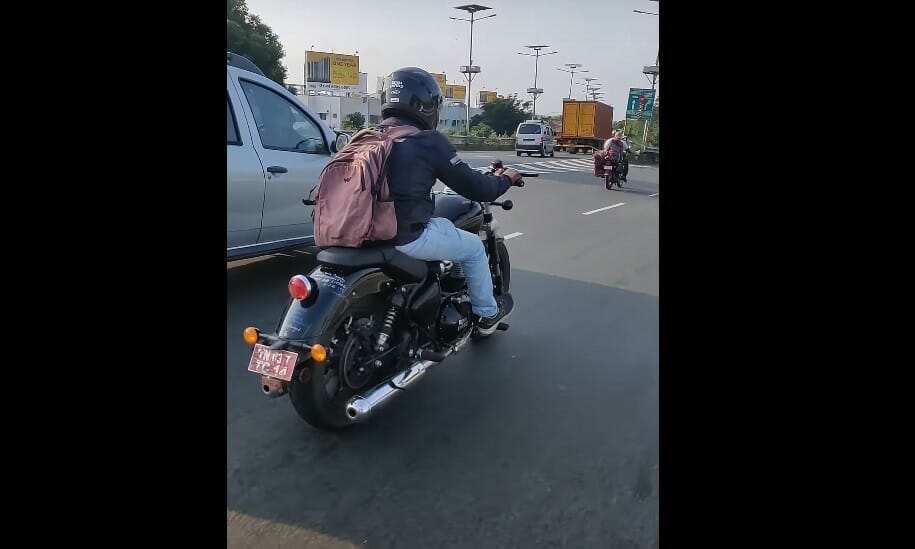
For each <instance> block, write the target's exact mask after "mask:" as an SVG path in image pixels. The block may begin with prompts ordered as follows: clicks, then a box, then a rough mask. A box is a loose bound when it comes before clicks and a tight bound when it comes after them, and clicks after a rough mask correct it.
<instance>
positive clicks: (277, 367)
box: [248, 343, 299, 381]
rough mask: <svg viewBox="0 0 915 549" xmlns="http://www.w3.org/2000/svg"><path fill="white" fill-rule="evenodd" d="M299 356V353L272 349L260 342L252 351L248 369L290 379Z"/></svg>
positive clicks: (277, 377)
mask: <svg viewBox="0 0 915 549" xmlns="http://www.w3.org/2000/svg"><path fill="white" fill-rule="evenodd" d="M298 358H299V355H298V353H293V352H290V351H280V350H277V349H271V348H270V347H267V346H266V345H261V344H260V343H258V344H257V345H255V346H254V352H253V353H251V361H250V362H248V371H249V372H254V373H256V374H261V375H265V376H269V377H274V378H276V379H282V380H283V381H290V380H292V372H293V371H294V370H295V363H296V360H297V359H298Z"/></svg>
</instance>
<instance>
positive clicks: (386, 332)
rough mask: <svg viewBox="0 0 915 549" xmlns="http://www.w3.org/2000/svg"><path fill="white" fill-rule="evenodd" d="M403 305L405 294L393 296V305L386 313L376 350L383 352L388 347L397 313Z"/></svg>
mask: <svg viewBox="0 0 915 549" xmlns="http://www.w3.org/2000/svg"><path fill="white" fill-rule="evenodd" d="M401 307H403V294H401V293H396V294H394V295H393V296H392V299H391V306H390V307H389V308H388V312H387V314H385V315H384V322H383V323H382V324H381V332H379V334H378V342H377V343H376V344H375V350H376V351H378V352H382V351H384V350H385V349H387V348H388V338H390V337H391V332H393V331H394V323H395V322H397V315H398V314H399V313H400V309H401Z"/></svg>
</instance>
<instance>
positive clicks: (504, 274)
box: [470, 241, 512, 341]
mask: <svg viewBox="0 0 915 549" xmlns="http://www.w3.org/2000/svg"><path fill="white" fill-rule="evenodd" d="M496 253H498V254H499V271H500V277H499V280H498V281H493V282H494V283H495V284H494V288H493V295H496V296H499V295H502V294H505V293H508V292H509V291H510V288H511V278H512V266H511V260H510V259H509V257H508V247H507V246H506V245H505V242H504V241H499V242H496ZM487 337H489V336H483V335H480V334H478V333H476V330H475V329H474V333H473V335H471V336H470V338H471V339H473V340H474V341H479V340H481V339H486V338H487Z"/></svg>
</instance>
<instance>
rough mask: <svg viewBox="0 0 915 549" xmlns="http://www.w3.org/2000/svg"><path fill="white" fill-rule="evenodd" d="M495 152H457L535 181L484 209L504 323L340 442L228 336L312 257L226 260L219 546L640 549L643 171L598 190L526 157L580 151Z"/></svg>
mask: <svg viewBox="0 0 915 549" xmlns="http://www.w3.org/2000/svg"><path fill="white" fill-rule="evenodd" d="M509 154H510V155H511V156H509V155H503V154H502V153H491V152H485V153H484V152H480V153H462V156H463V157H464V158H465V159H466V161H467V162H468V163H469V164H471V165H472V166H475V167H476V166H483V165H485V164H487V163H488V162H490V161H491V160H492V158H489V157H494V156H496V155H501V156H500V157H501V158H502V160H503V161H504V162H505V164H506V165H510V164H513V163H516V162H517V161H521V162H522V163H524V164H527V165H536V166H539V168H540V169H541V170H543V171H544V172H548V173H542V174H541V176H540V177H539V178H536V179H528V180H527V186H525V187H524V188H523V189H512V190H510V191H509V193H508V194H507V197H508V198H511V199H512V200H513V201H514V203H515V208H514V209H513V210H511V211H509V212H505V211H502V210H498V209H497V210H496V217H497V218H498V219H499V220H500V222H501V224H502V228H503V233H504V234H506V235H512V234H514V236H512V237H511V239H510V240H509V241H508V248H509V251H510V253H511V262H512V281H511V284H512V294H513V295H514V297H515V303H516V306H515V311H514V313H513V314H512V316H511V318H510V319H509V320H508V321H507V322H508V323H509V324H510V326H511V328H510V330H509V331H508V332H497V333H496V334H495V336H494V337H493V338H491V339H490V340H488V341H486V342H484V343H480V344H471V345H469V346H468V347H466V348H465V349H464V350H463V351H462V352H461V353H459V354H458V355H454V356H453V357H451V358H449V359H448V360H447V361H445V362H444V363H442V364H441V365H439V366H438V367H437V368H436V369H435V370H433V371H432V372H431V373H430V374H429V375H428V376H427V377H426V378H425V379H424V380H423V381H422V382H420V383H419V384H418V386H417V389H416V390H415V391H413V392H411V393H408V394H405V395H403V396H402V397H401V398H399V399H397V400H395V401H394V402H393V403H392V404H391V405H390V406H388V407H387V408H385V409H384V410H383V411H382V412H381V413H380V414H378V415H377V416H375V417H374V418H373V419H372V420H371V421H370V423H367V424H365V425H362V426H359V427H357V428H355V429H353V430H350V431H348V432H346V433H343V434H327V433H322V432H318V431H316V430H313V429H311V428H310V427H309V426H308V425H307V424H305V423H304V422H303V421H302V420H300V419H299V418H298V416H296V414H295V412H294V410H293V409H292V406H291V404H290V403H289V401H288V399H287V398H285V397H283V398H281V399H276V400H272V399H268V398H266V397H264V396H263V395H262V394H261V390H260V388H259V380H258V377H257V376H256V375H254V374H251V373H249V372H247V371H246V370H245V368H246V365H247V361H248V358H249V356H250V347H249V346H248V345H246V344H245V343H244V342H243V341H242V337H241V334H242V330H243V329H244V328H245V326H249V325H256V326H259V327H262V328H265V329H272V328H273V327H274V325H275V323H276V321H277V319H278V316H279V313H280V312H281V311H282V307H283V306H284V304H285V302H286V299H287V294H286V282H287V280H288V279H289V277H290V276H291V275H293V274H295V273H299V272H306V271H307V270H308V269H309V268H310V266H311V264H312V258H313V255H310V254H309V253H307V250H300V251H296V252H291V253H289V254H287V255H280V256H273V257H270V258H266V259H258V260H248V261H242V262H235V263H229V264H228V265H227V267H228V269H227V276H228V286H229V291H228V304H227V309H228V322H227V330H226V337H227V363H226V367H227V388H226V389H227V398H226V400H227V460H226V462H227V463H226V465H227V547H230V548H236V547H239V548H240V547H251V548H254V547H256V548H270V547H307V548H319V547H320V548H325V547H326V548H342V547H384V548H412V547H417V548H437V547H442V548H445V547H449V548H450V547H469V548H475V549H476V548H505V547H512V548H514V547H518V548H535V547H570V548H592V547H593V548H602V549H603V548H633V549H634V548H653V547H657V546H658V520H659V516H658V514H659V509H658V493H659V486H658V478H659V468H658V467H659V466H658V200H659V199H660V196H659V194H658V193H659V187H658V180H659V172H658V169H657V168H654V167H635V166H633V167H632V168H631V169H630V174H629V184H628V186H627V187H626V189H624V190H623V191H616V190H614V191H607V190H606V189H604V187H603V181H602V180H600V179H597V178H595V177H594V176H593V175H591V174H590V168H589V167H587V166H585V167H584V168H582V169H574V166H573V164H574V162H572V163H568V164H539V163H540V162H550V161H557V160H568V159H578V160H581V159H587V160H588V161H590V157H583V156H582V155H568V154H565V153H557V155H556V157H555V158H552V159H551V158H546V159H540V158H536V157H535V158H531V159H528V158H527V157H523V158H517V157H515V156H514V153H509ZM563 165H565V166H567V168H568V169H560V168H561V167H562V166H563ZM550 166H552V168H553V169H552V170H550ZM522 169H529V168H522ZM611 206H612V207H611ZM591 212H593V213H591ZM585 214H587V215H585Z"/></svg>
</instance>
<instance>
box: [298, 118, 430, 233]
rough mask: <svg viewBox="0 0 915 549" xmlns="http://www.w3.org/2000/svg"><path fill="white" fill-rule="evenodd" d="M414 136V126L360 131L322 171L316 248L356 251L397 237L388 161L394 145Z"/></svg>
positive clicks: (316, 214) (318, 196)
mask: <svg viewBox="0 0 915 549" xmlns="http://www.w3.org/2000/svg"><path fill="white" fill-rule="evenodd" d="M415 133H419V130H418V129H416V128H414V127H413V126H394V127H390V128H383V129H381V130H377V129H365V130H362V131H360V132H358V133H356V135H354V136H353V139H352V141H350V142H349V143H348V144H347V145H346V147H344V148H343V150H341V151H340V152H338V153H337V154H336V156H334V158H333V159H331V161H330V162H329V163H328V164H327V166H325V167H324V170H323V171H322V172H321V176H320V177H319V178H318V184H317V185H316V186H315V189H317V193H318V194H317V197H316V199H315V208H314V211H313V214H312V215H313V218H314V233H315V244H316V245H317V246H319V247H321V248H325V247H328V246H343V247H347V248H358V247H360V246H362V245H363V244H364V243H366V242H373V241H379V240H390V239H392V238H394V237H395V236H396V235H397V218H396V217H395V215H394V201H393V200H392V199H391V194H390V191H389V190H388V177H387V169H388V164H387V162H388V157H389V156H390V155H391V150H392V148H393V146H394V140H395V139H400V138H402V137H407V136H409V135H413V134H415ZM315 189H312V190H315Z"/></svg>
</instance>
